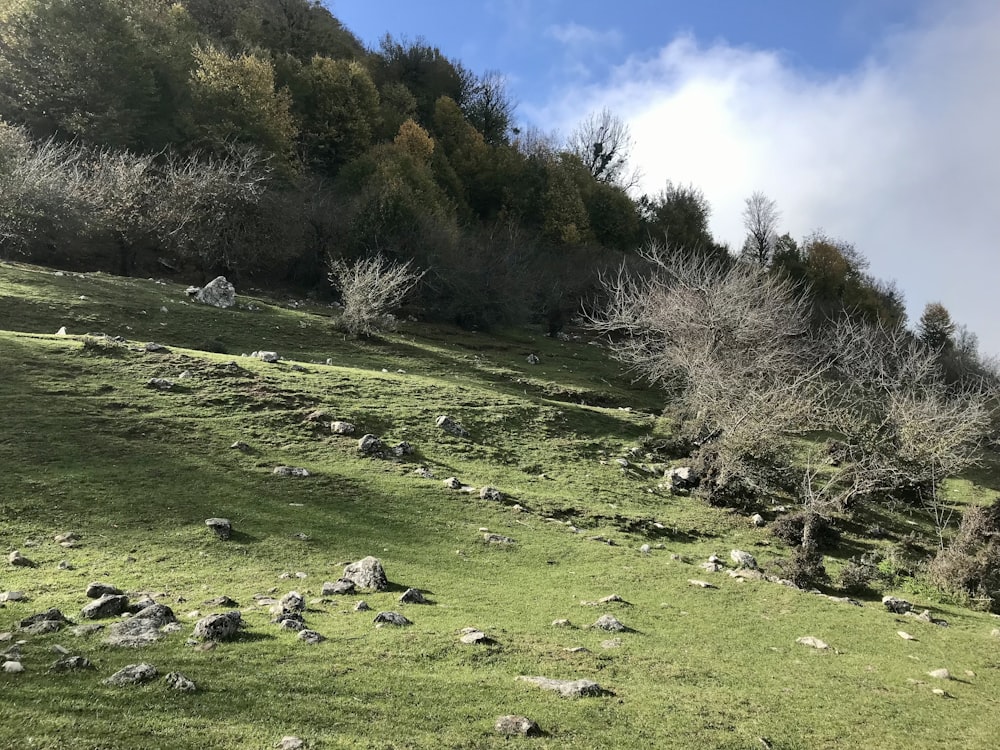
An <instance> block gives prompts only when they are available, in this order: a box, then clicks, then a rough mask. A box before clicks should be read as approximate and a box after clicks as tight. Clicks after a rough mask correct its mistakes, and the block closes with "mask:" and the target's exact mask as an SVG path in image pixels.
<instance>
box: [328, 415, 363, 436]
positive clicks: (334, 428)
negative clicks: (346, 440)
mask: <svg viewBox="0 0 1000 750" xmlns="http://www.w3.org/2000/svg"><path fill="white" fill-rule="evenodd" d="M357 429H358V428H357V427H355V426H354V425H353V424H351V423H350V422H341V421H340V420H339V419H335V420H334V421H333V422H331V423H330V432H332V433H333V434H334V435H353V434H354V432H355V431H356V430H357Z"/></svg>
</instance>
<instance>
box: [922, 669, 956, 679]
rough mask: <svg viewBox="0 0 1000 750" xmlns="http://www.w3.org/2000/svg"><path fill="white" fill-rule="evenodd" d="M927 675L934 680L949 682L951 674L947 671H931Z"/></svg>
mask: <svg viewBox="0 0 1000 750" xmlns="http://www.w3.org/2000/svg"><path fill="white" fill-rule="evenodd" d="M927 674H928V675H930V676H931V677H933V678H934V679H936V680H950V679H951V672H949V671H948V670H947V669H933V670H931V671H930V672H928V673H927Z"/></svg>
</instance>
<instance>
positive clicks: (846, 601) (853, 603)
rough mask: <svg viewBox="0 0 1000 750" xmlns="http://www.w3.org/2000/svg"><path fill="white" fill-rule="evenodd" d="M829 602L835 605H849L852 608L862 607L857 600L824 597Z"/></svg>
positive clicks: (846, 597)
mask: <svg viewBox="0 0 1000 750" xmlns="http://www.w3.org/2000/svg"><path fill="white" fill-rule="evenodd" d="M826 598H827V599H829V600H830V601H831V602H836V603H837V604H850V605H851V606H852V607H863V606H864V605H863V604H862V603H861V602H859V601H858V600H857V599H852V598H851V597H849V596H828V597H826Z"/></svg>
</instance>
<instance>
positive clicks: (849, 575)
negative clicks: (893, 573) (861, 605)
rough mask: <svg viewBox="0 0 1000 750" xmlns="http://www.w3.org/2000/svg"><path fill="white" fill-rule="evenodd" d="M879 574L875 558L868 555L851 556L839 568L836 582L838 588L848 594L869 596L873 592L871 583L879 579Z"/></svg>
mask: <svg viewBox="0 0 1000 750" xmlns="http://www.w3.org/2000/svg"><path fill="white" fill-rule="evenodd" d="M880 578H881V574H880V572H879V569H878V568H877V567H876V566H875V559H874V558H873V557H870V556H868V555H862V556H861V557H852V558H851V559H850V560H848V561H847V563H846V564H845V565H844V567H843V568H841V570H840V575H839V576H838V577H837V583H838V584H839V586H840V588H841V589H843V590H844V591H846V592H848V593H850V594H858V595H861V596H869V595H871V594H873V593H875V589H874V588H873V587H872V583H873V582H875V581H877V580H879V579H880Z"/></svg>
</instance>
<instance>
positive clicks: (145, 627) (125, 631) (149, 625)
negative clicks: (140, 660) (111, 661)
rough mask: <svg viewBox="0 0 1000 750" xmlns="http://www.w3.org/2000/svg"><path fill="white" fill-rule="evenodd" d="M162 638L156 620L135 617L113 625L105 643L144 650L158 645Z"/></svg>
mask: <svg viewBox="0 0 1000 750" xmlns="http://www.w3.org/2000/svg"><path fill="white" fill-rule="evenodd" d="M162 637H163V636H162V634H161V633H160V629H159V627H158V626H157V624H156V621H155V620H144V619H141V618H134V617H133V618H129V619H128V620H122V621H121V622H116V623H112V625H111V627H110V628H109V629H108V637H107V638H105V639H104V642H105V643H107V644H108V645H110V646H117V647H119V648H142V647H143V646H148V645H150V644H152V643H156V642H157V641H158V640H160V638H162Z"/></svg>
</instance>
